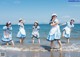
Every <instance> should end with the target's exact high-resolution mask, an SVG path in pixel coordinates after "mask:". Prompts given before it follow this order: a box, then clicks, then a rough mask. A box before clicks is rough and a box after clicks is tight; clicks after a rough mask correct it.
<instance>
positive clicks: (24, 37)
mask: <svg viewBox="0 0 80 57" xmlns="http://www.w3.org/2000/svg"><path fill="white" fill-rule="evenodd" d="M17 38H19V39H23V38H26V37H17Z"/></svg>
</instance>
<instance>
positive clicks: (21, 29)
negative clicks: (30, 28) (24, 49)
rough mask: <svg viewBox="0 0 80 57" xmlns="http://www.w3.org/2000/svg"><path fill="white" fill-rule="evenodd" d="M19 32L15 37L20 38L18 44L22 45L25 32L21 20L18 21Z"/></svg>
mask: <svg viewBox="0 0 80 57" xmlns="http://www.w3.org/2000/svg"><path fill="white" fill-rule="evenodd" d="M18 25H19V32H18V34H17V37H18V38H20V44H23V41H24V39H25V38H26V32H25V29H24V21H23V20H22V19H21V20H19V23H18Z"/></svg>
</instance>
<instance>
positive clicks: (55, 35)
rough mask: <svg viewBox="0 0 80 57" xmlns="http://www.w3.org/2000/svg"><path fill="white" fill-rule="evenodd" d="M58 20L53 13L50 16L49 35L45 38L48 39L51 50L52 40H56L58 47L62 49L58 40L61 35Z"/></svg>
mask: <svg viewBox="0 0 80 57" xmlns="http://www.w3.org/2000/svg"><path fill="white" fill-rule="evenodd" d="M58 24H59V21H58V19H57V15H56V14H53V15H52V18H51V20H50V25H51V26H52V28H51V30H50V32H49V35H48V37H47V40H48V41H50V42H51V43H50V45H51V50H53V42H54V40H57V42H58V44H59V49H60V50H62V44H61V41H60V37H61V32H60V27H59V25H58Z"/></svg>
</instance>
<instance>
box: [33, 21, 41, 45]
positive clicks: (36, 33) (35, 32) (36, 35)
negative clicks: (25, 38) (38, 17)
mask: <svg viewBox="0 0 80 57" xmlns="http://www.w3.org/2000/svg"><path fill="white" fill-rule="evenodd" d="M39 29H40V26H39V24H38V22H37V21H35V22H34V25H33V31H32V43H33V44H34V38H36V39H38V43H39V44H40V39H39Z"/></svg>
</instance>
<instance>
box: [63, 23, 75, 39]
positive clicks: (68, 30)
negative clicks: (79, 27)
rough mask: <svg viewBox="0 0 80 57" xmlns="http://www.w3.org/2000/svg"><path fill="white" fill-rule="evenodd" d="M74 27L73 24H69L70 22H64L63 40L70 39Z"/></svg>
mask: <svg viewBox="0 0 80 57" xmlns="http://www.w3.org/2000/svg"><path fill="white" fill-rule="evenodd" d="M72 27H74V24H72V25H71V24H70V22H66V27H65V28H63V36H64V37H65V38H70V33H71V28H72Z"/></svg>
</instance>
